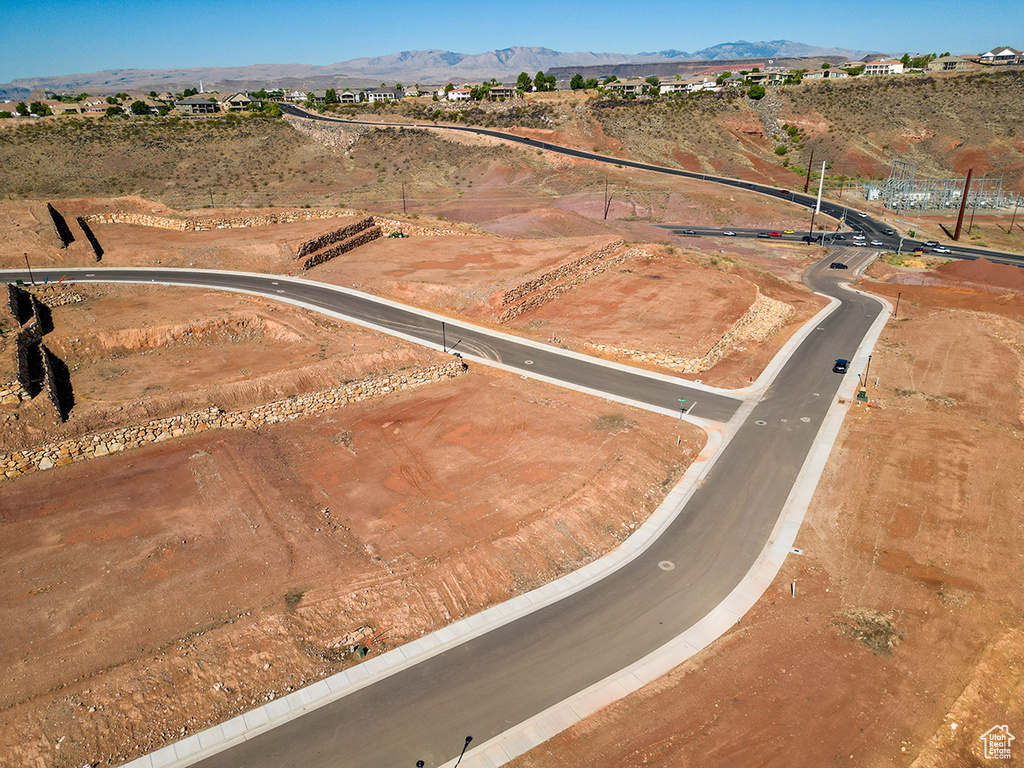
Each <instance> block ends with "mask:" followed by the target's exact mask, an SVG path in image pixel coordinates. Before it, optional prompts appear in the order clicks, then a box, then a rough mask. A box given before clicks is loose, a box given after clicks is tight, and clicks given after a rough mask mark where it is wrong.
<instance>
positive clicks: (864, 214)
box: [857, 213, 868, 219]
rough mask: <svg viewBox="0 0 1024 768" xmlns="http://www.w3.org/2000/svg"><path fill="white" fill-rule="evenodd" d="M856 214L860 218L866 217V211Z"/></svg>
mask: <svg viewBox="0 0 1024 768" xmlns="http://www.w3.org/2000/svg"><path fill="white" fill-rule="evenodd" d="M857 215H858V216H860V217H861V218H862V219H866V218H867V217H868V215H867V214H866V213H858V214H857Z"/></svg>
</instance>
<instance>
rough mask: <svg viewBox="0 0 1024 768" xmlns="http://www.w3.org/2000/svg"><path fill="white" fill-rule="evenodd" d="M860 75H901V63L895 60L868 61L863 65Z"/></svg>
mask: <svg viewBox="0 0 1024 768" xmlns="http://www.w3.org/2000/svg"><path fill="white" fill-rule="evenodd" d="M861 74H862V75H902V74H903V62H902V61H897V60H896V59H885V60H883V61H869V62H866V63H865V64H864V71H863V72H861Z"/></svg>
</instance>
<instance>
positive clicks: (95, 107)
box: [82, 96, 113, 115]
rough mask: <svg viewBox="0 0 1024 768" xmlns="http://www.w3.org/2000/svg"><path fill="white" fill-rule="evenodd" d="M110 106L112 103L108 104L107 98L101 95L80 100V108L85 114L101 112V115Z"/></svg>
mask: <svg viewBox="0 0 1024 768" xmlns="http://www.w3.org/2000/svg"><path fill="white" fill-rule="evenodd" d="M110 106H113V105H112V104H108V103H107V100H106V99H105V98H103V97H102V96H94V97H92V98H89V99H86V100H85V101H83V102H82V110H83V111H84V112H85V113H86V114H93V115H95V114H101V115H102V114H104V113H105V112H106V111H107V107H110Z"/></svg>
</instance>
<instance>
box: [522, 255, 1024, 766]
mask: <svg viewBox="0 0 1024 768" xmlns="http://www.w3.org/2000/svg"><path fill="white" fill-rule="evenodd" d="M944 270H945V271H949V270H946V268H943V269H942V270H940V272H941V271H944ZM955 271H962V272H968V273H970V272H975V273H981V272H987V273H988V274H989V276H991V270H987V269H985V268H984V267H983V266H982V267H981V269H979V268H978V267H976V266H975V265H957V267H956V270H955ZM973 277H975V278H977V277H979V274H974V275H973ZM1017 279H1018V280H1019V276H1018V277H1017ZM865 287H867V288H868V289H869V290H875V291H878V292H880V293H883V294H885V295H887V296H889V297H890V299H893V298H895V294H896V292H897V291H901V292H902V294H903V295H902V302H901V304H900V319H898V320H896V321H894V322H890V323H889V325H888V326H887V327H886V328H885V330H884V332H883V335H882V338H881V340H880V342H879V344H878V346H877V347H876V349H875V352H874V354H873V357H872V367H871V372H870V376H869V378H870V386H869V393H870V398H871V402H872V403H873V404H874V405H877V406H879V407H877V408H876V407H865V406H855V407H853V408H852V409H851V411H850V412H849V414H848V416H847V418H846V421H845V423H844V426H843V431H842V432H841V434H840V439H839V442H838V443H837V445H836V448H835V450H834V452H833V454H832V456H831V458H830V460H829V463H828V466H827V468H826V471H825V474H824V475H823V477H822V480H821V484H820V485H819V488H818V491H817V493H816V494H815V497H814V500H813V502H812V505H811V508H810V510H809V512H808V515H807V518H806V519H805V522H804V525H803V527H802V528H801V531H800V533H799V535H798V537H797V540H796V546H797V547H799V548H801V549H802V550H803V554H802V555H791V556H790V557H789V559H788V560H787V561H786V563H785V565H784V566H783V569H782V571H781V572H780V573H779V575H778V577H777V578H776V579H775V581H774V582H773V584H772V586H771V587H770V588H769V590H768V591H767V592H766V594H765V595H764V597H763V598H762V599H761V601H760V602H759V603H758V604H757V605H756V606H755V608H754V609H753V610H752V611H751V612H750V613H748V614H747V615H746V616H744V617H743V620H742V623H741V624H739V625H738V626H737V627H736V628H735V629H734V630H733V631H732V632H730V633H729V634H728V635H726V636H725V637H723V638H722V639H721V640H719V641H718V642H716V643H715V644H714V645H712V646H711V647H710V648H708V649H706V650H704V651H702V652H701V653H699V654H697V655H696V656H695V657H694V658H693V659H691V660H690V661H689V662H687V663H685V664H683V665H681V666H680V667H678V668H677V669H675V670H674V671H673V672H671V673H670V674H668V675H666V676H665V677H663V678H661V679H659V680H657V681H655V682H653V683H651V684H650V685H648V686H646V687H645V688H644V689H642V690H641V691H639V692H638V693H637V694H635V695H633V696H630V697H628V698H626V699H624V700H622V701H620V702H618V703H617V704H615V705H612V706H610V707H608V708H607V709H605V710H603V711H602V712H600V713H598V714H597V715H595V716H593V717H591V718H588V719H587V720H585V721H583V722H582V723H580V724H579V725H577V726H575V727H573V728H570V729H569V730H568V731H566V732H565V733H563V734H562V735H561V736H559V737H557V738H555V739H553V740H551V741H550V742H548V743H546V744H544V745H541V746H540V747H538V748H536V749H534V750H533V751H531V752H530V753H528V754H526V755H524V756H523V757H521V758H519V759H518V760H516V761H514V763H513V765H516V766H555V765H558V766H577V765H578V766H584V765H586V766H590V765H621V766H640V765H651V766H701V768H704V767H705V766H735V765H760V766H793V765H814V766H820V765H826V764H828V765H833V764H837V765H871V766H911V765H913V766H916V767H917V768H926V767H927V768H932V767H933V766H943V767H945V766H949V767H950V768H952V767H953V766H965V765H988V764H990V763H989V762H987V761H985V759H984V756H983V747H984V744H983V742H982V741H981V740H980V737H981V736H982V735H983V734H984V733H986V732H987V731H988V730H989V729H990V728H992V727H993V726H996V725H1002V724H1009V728H1010V731H1011V733H1015V732H1016V731H1018V730H1020V723H1021V722H1022V716H1024V706H1022V702H1024V697H1022V696H1021V686H1022V685H1024V665H1022V664H1021V658H1022V654H1024V599H1022V596H1021V594H1020V589H1019V582H1020V578H1019V576H1020V569H1021V566H1022V555H1021V552H1022V551H1024V521H1022V519H1021V512H1020V510H1021V504H1020V500H1021V498H1022V496H1024V481H1022V479H1021V476H1020V473H1019V471H1018V468H1019V466H1020V464H1021V462H1022V460H1024V443H1022V441H1024V422H1022V407H1024V402H1022V396H1021V384H1022V382H1024V373H1022V360H1024V325H1022V319H1024V313H1022V312H1021V308H1022V305H1021V302H1020V296H1018V295H1011V294H1007V293H1005V292H1000V293H989V292H987V291H985V290H979V289H978V288H966V287H963V286H961V287H929V286H907V285H900V284H886V283H877V282H872V281H867V282H866V283H865ZM876 376H877V378H878V385H877V386H876V385H875V378H876ZM794 582H795V585H796V587H795V589H796V596H795V598H794V597H792V596H791V589H792V584H793V583H794ZM1015 724H1016V725H1015ZM1013 749H1014V754H1015V756H1016V745H1014V747H1013ZM1017 761H1019V757H1016V759H1015V760H1011V761H1007V762H1006V763H1004V764H1008V765H1015V764H1017Z"/></svg>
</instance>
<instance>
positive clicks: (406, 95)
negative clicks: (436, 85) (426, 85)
mask: <svg viewBox="0 0 1024 768" xmlns="http://www.w3.org/2000/svg"><path fill="white" fill-rule="evenodd" d="M420 95H421V92H420V89H419V86H416V85H410V86H409V87H408V88H406V89H405V91H404V92H403V94H402V98H403V99H414V98H416V97H417V96H420Z"/></svg>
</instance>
